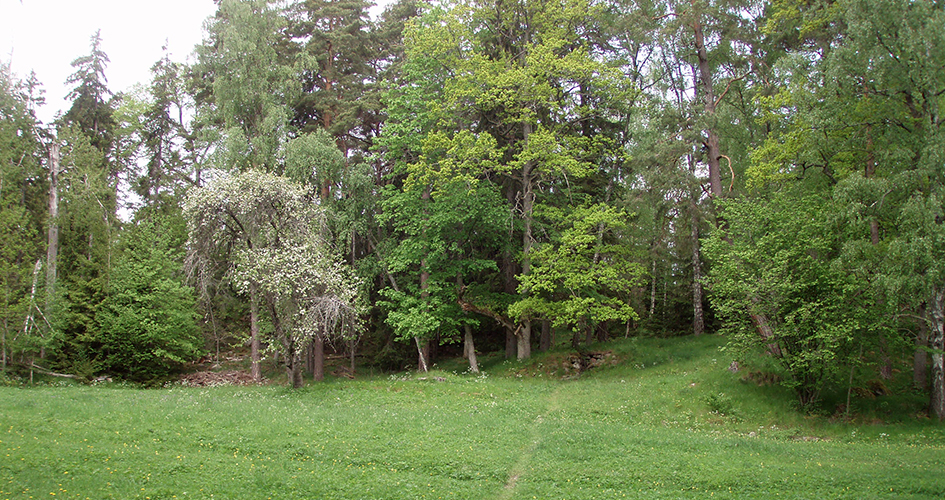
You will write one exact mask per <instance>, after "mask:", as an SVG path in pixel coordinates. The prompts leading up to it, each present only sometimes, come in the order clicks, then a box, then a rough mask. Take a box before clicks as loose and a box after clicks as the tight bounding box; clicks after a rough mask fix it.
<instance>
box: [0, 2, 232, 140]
mask: <svg viewBox="0 0 945 500" xmlns="http://www.w3.org/2000/svg"><path fill="white" fill-rule="evenodd" d="M215 10H216V6H215V5H214V3H213V0H161V1H157V2H155V1H140V0H22V1H21V0H0V60H2V61H4V62H11V63H12V68H13V72H14V73H15V74H16V76H17V77H19V78H20V79H26V77H28V76H29V73H30V71H35V72H36V77H37V79H38V80H39V81H40V83H42V84H43V88H44V89H45V90H46V95H45V97H46V105H45V106H43V107H41V108H40V109H39V110H38V114H39V118H40V119H41V120H42V121H43V122H45V123H49V122H51V121H52V120H53V119H54V118H55V116H56V115H57V114H58V113H60V112H62V113H64V112H65V111H66V110H67V109H68V107H69V103H68V102H66V101H65V97H66V94H68V93H69V91H70V90H71V89H70V88H68V87H67V86H66V85H65V81H66V78H68V77H69V75H71V74H72V73H73V72H74V68H73V67H72V66H71V63H72V61H74V60H75V59H76V58H78V57H82V56H84V55H87V54H89V52H91V38H92V35H93V34H94V33H95V31H96V30H98V29H101V37H102V50H103V51H104V52H105V53H106V54H107V55H108V58H109V59H110V62H109V64H108V67H107V68H106V70H105V77H106V78H107V79H108V88H109V90H111V91H112V92H120V91H124V90H128V89H130V88H131V87H132V86H134V85H135V84H136V83H141V84H146V83H147V82H148V81H150V77H151V72H150V70H151V66H153V65H154V63H155V62H157V61H158V60H159V59H161V57H162V56H163V52H162V50H161V47H163V46H164V44H165V42H166V43H167V44H168V47H169V49H170V56H171V59H172V60H174V61H180V62H184V61H186V60H187V58H188V56H190V54H191V53H192V52H193V47H194V45H197V44H198V43H200V42H201V40H202V39H203V28H202V26H203V22H204V20H205V19H207V18H208V17H210V16H211V15H213V13H214V12H215Z"/></svg>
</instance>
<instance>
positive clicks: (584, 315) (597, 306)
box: [509, 204, 643, 330]
mask: <svg viewBox="0 0 945 500" xmlns="http://www.w3.org/2000/svg"><path fill="white" fill-rule="evenodd" d="M542 213H543V214H544V215H547V216H548V218H549V219H551V220H552V225H553V227H554V228H555V229H556V230H557V237H556V238H555V240H554V241H553V242H550V243H547V244H542V245H540V246H538V248H536V249H535V251H534V252H533V254H532V259H533V263H534V267H533V268H532V272H531V274H529V275H527V276H522V278H521V285H520V287H519V291H520V292H521V293H522V295H523V298H522V299H520V300H519V301H518V302H516V303H514V304H512V305H511V306H510V307H509V314H510V315H511V316H512V317H515V318H522V317H534V318H542V319H549V320H551V321H552V322H553V325H554V326H569V327H571V328H572V329H574V330H578V329H581V328H583V327H586V326H588V325H595V324H597V323H603V322H606V321H620V322H624V323H625V322H628V321H631V320H634V319H639V316H638V315H637V313H636V311H634V310H633V308H632V307H631V306H630V305H629V304H628V303H627V297H626V296H623V297H621V295H622V294H624V293H625V291H627V290H629V289H630V288H631V287H633V286H634V285H637V284H639V281H640V279H639V278H640V276H641V275H642V274H643V270H642V269H641V267H640V265H639V264H637V263H635V262H633V261H632V260H630V259H629V258H628V255H627V251H628V248H629V247H628V246H627V245H625V244H622V243H621V242H620V238H621V236H622V233H623V232H624V231H626V230H627V229H628V220H627V219H628V217H627V214H626V213H624V212H623V211H621V210H618V209H615V208H612V207H607V206H605V205H602V204H596V205H591V206H584V207H568V209H567V210H558V209H550V208H549V209H547V210H543V211H542Z"/></svg>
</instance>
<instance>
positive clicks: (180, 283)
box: [95, 216, 203, 382]
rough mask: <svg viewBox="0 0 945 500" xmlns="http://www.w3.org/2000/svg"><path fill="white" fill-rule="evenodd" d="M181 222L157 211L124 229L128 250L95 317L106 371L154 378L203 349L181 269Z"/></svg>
mask: <svg viewBox="0 0 945 500" xmlns="http://www.w3.org/2000/svg"><path fill="white" fill-rule="evenodd" d="M175 226H177V230H176V231H175V230H174V227H175ZM181 226H183V221H182V220H179V219H178V220H176V221H175V220H173V219H165V218H161V217H157V216H155V217H153V218H152V219H143V220H139V221H137V222H136V223H135V224H134V226H133V227H131V228H130V229H126V230H125V232H124V234H123V239H124V241H123V247H124V252H123V254H122V255H121V256H120V257H119V258H118V262H117V263H116V264H115V265H114V267H113V268H112V271H111V279H110V281H109V290H108V297H107V298H106V299H105V301H104V303H103V304H102V305H101V307H100V308H98V310H97V312H96V316H95V319H96V322H97V323H98V328H99V330H100V331H101V333H100V335H99V337H98V341H99V344H100V346H101V350H102V355H101V358H100V359H101V369H102V370H104V371H105V372H107V373H109V374H115V375H118V376H121V377H122V378H125V379H127V380H131V381H134V382H152V381H155V380H162V379H165V378H167V377H168V376H169V375H171V374H172V373H173V372H174V370H175V369H177V368H178V367H179V366H180V365H181V364H182V363H186V362H189V361H193V360H194V359H196V358H198V357H200V355H201V354H202V352H203V338H202V337H201V335H200V332H199V331H198V329H197V324H196V313H195V307H196V299H195V295H194V291H193V288H191V287H188V286H186V285H185V284H184V275H183V272H182V270H183V251H182V244H181V243H182V242H183V239H182V238H181V232H182V231H181V230H180V227H181ZM175 236H176V237H175Z"/></svg>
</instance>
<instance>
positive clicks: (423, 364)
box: [413, 337, 430, 373]
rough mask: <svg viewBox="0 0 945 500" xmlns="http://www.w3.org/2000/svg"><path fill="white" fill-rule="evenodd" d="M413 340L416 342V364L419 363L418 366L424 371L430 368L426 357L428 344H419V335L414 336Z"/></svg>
mask: <svg viewBox="0 0 945 500" xmlns="http://www.w3.org/2000/svg"><path fill="white" fill-rule="evenodd" d="M413 340H414V341H416V343H417V358H418V362H417V364H418V365H419V366H418V368H419V370H420V371H422V372H424V373H426V372H428V371H429V370H430V363H429V362H428V358H427V356H428V354H429V352H430V350H429V346H427V345H426V343H424V344H422V345H421V344H420V337H414V338H413Z"/></svg>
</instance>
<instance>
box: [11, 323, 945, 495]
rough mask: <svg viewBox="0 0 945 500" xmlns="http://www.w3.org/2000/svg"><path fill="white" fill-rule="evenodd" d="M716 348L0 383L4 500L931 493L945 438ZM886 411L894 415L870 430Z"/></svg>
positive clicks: (944, 483)
mask: <svg viewBox="0 0 945 500" xmlns="http://www.w3.org/2000/svg"><path fill="white" fill-rule="evenodd" d="M722 342H723V341H722V339H720V338H719V337H716V336H705V337H702V338H683V339H641V340H633V339H630V340H623V341H618V342H614V343H611V344H606V345H604V346H601V347H600V348H601V350H604V351H607V352H608V353H609V357H608V358H607V359H608V360H609V361H608V362H607V363H606V364H605V366H601V367H598V368H594V369H592V370H589V371H586V372H584V373H583V374H582V375H580V376H573V374H572V375H569V374H568V372H567V371H566V370H565V369H564V367H565V364H566V354H567V353H565V352H553V353H550V354H546V355H540V356H535V357H534V359H532V360H530V361H528V362H526V363H524V364H520V363H516V362H508V361H502V360H500V359H498V358H494V357H488V356H486V357H485V359H484V360H483V366H484V367H485V374H480V375H474V374H469V373H464V372H463V371H462V365H461V364H460V361H459V360H458V361H454V362H449V363H444V364H442V365H440V366H438V367H437V369H436V370H435V371H433V372H431V373H428V374H416V373H408V374H397V375H388V376H379V375H378V376H368V377H365V378H362V379H358V380H346V379H331V380H328V381H327V382H325V383H320V384H314V383H311V382H308V385H307V386H306V387H305V388H303V389H300V390H291V389H288V388H286V387H283V386H280V385H277V384H276V385H269V386H259V387H233V386H225V387H210V388H191V387H182V386H170V387H166V388H162V389H139V388H134V387H130V386H124V385H120V384H104V385H99V386H80V385H65V384H61V383H59V384H57V383H51V384H48V385H44V386H36V387H28V386H7V387H0V498H9V499H29V498H35V499H41V498H42V499H48V498H81V499H85V498H89V499H105V498H116V499H174V498H181V499H182V498H201V499H206V498H219V499H269V498H272V499H302V498H306V499H309V498H310V499H461V498H466V499H535V498H537V499H553V498H557V499H585V498H587V499H592V498H599V499H611V498H640V499H642V498H646V499H675V498H692V499H696V498H699V499H703V498H733V499H734V498H738V499H743V498H759V499H762V498H792V499H794V498H796V499H823V498H851V499H869V498H896V499H900V498H901V499H910V498H912V499H940V498H945V426H942V425H941V424H937V423H933V422H931V421H929V420H927V419H923V418H921V417H919V416H912V417H910V416H908V415H907V416H906V417H902V418H898V417H897V418H894V415H898V414H899V413H901V412H900V411H899V408H898V407H897V406H896V405H904V406H903V407H908V406H909V405H914V404H915V403H914V402H913V401H912V400H910V399H909V398H908V397H898V398H897V397H890V398H889V399H887V400H883V401H879V400H871V401H867V402H863V403H858V405H859V406H857V407H856V409H857V414H858V415H860V417H858V418H855V419H852V420H849V419H846V420H844V419H839V418H831V416H830V415H827V414H823V415H815V416H809V415H805V414H802V413H799V412H797V411H796V410H795V409H794V408H793V405H792V404H791V401H792V397H791V394H790V393H789V392H788V391H786V390H785V389H783V388H781V387H778V386H770V385H769V386H759V385H757V384H755V383H746V382H745V381H743V380H742V379H743V377H744V375H745V372H744V370H743V371H740V372H738V373H732V372H730V371H729V370H727V368H728V366H729V363H730V362H731V359H730V358H729V357H728V355H727V354H726V353H725V352H724V351H721V350H720V349H719V347H720V346H721V345H722ZM884 411H887V412H889V413H888V416H887V418H883V416H884V413H883V412H884Z"/></svg>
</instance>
